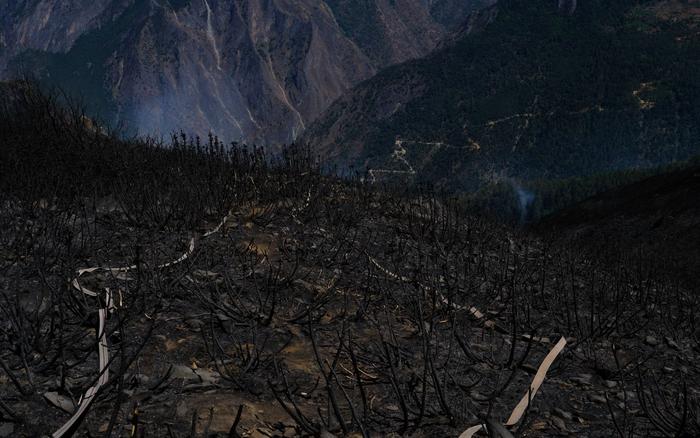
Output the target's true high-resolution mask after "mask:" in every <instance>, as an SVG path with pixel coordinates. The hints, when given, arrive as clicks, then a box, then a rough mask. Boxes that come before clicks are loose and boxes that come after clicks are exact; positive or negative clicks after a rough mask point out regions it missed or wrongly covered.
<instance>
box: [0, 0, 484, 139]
mask: <svg viewBox="0 0 700 438" xmlns="http://www.w3.org/2000/svg"><path fill="white" fill-rule="evenodd" d="M458 3H459V5H460V6H459V7H455V5H457V4H458ZM479 4H480V2H479V1H475V2H471V1H469V2H457V1H456V0H442V1H440V2H423V1H419V0H398V1H394V0H391V1H390V0H371V1H364V2H362V3H361V4H360V3H355V2H347V1H342V0H329V1H327V2H320V3H319V2H316V1H311V0H303V1H296V2H295V1H289V0H275V1H263V0H245V1H242V2H235V3H228V2H223V1H219V0H206V1H204V0H201V1H199V0H196V1H195V0H192V1H189V0H179V1H162V2H136V1H134V0H111V1H108V0H101V1H99V2H97V3H88V2H84V1H82V0H62V1H59V2H51V1H47V0H42V1H39V2H27V1H22V2H17V3H14V4H12V5H10V4H6V5H5V6H4V7H0V22H2V23H3V32H2V37H1V38H2V39H1V40H0V41H1V42H2V44H0V47H2V49H0V70H4V71H5V73H4V74H2V73H0V75H2V77H4V78H10V77H13V76H17V75H18V74H21V73H23V72H31V73H33V74H35V75H36V76H38V78H39V79H41V80H43V81H44V82H49V83H53V84H58V85H61V86H63V87H65V88H66V89H68V91H71V92H77V93H80V94H83V95H84V97H85V99H86V101H87V103H88V104H89V105H92V107H93V108H92V109H94V110H95V111H93V112H99V113H100V115H101V116H102V117H103V118H105V119H107V120H108V121H109V122H112V123H114V124H116V123H121V124H122V125H124V126H126V128H128V129H130V131H131V132H135V131H138V132H140V133H145V134H156V135H168V134H170V133H171V132H173V131H177V130H180V129H183V130H185V131H188V132H196V133H198V134H200V135H204V134H206V133H207V132H208V131H212V132H214V133H216V134H217V135H219V136H220V137H222V138H226V139H233V140H244V141H246V142H249V143H253V142H255V143H261V144H275V143H286V142H291V141H293V140H294V139H295V138H296V137H297V135H298V134H299V133H300V132H301V131H302V130H303V129H304V128H305V127H306V125H307V124H309V123H310V122H311V121H312V120H314V119H315V117H316V116H317V115H318V114H320V113H321V112H322V111H323V110H324V109H325V108H326V107H327V106H328V105H329V104H330V103H331V102H332V101H333V100H335V99H336V98H337V97H339V96H340V95H341V94H342V93H343V92H344V91H345V90H347V89H348V88H350V87H351V86H352V85H354V84H356V83H358V82H360V81H361V80H364V79H367V78H369V77H371V76H372V75H374V74H375V73H376V72H377V71H378V70H380V69H381V68H383V67H385V66H387V65H390V64H394V63H398V62H402V61H405V60H407V59H411V58H415V57H420V56H423V55H425V54H427V53H428V52H429V51H430V50H432V49H433V48H434V47H435V45H437V43H438V41H440V39H441V38H443V37H444V36H445V35H447V34H448V33H449V32H450V31H451V29H452V28H453V27H454V26H456V23H458V22H459V21H460V15H459V14H462V15H463V18H465V17H466V15H468V14H469V12H470V11H471V7H472V6H474V7H476V6H478V5H479ZM441 11H452V12H453V14H452V15H451V17H450V18H451V21H450V20H446V19H444V18H439V16H440V15H441V14H443V15H444V12H441ZM363 14H364V15H363ZM364 16H366V19H362V20H357V19H356V21H351V20H350V19H349V17H353V18H357V17H359V18H363V17H364ZM436 17H438V18H436ZM66 29H68V30H69V32H65V30H66ZM365 35H371V36H372V38H369V39H368V38H366V37H365ZM363 38H364V39H363ZM183 108H187V110H184V111H183V110H182V109H183Z"/></svg>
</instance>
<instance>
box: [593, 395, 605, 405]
mask: <svg viewBox="0 0 700 438" xmlns="http://www.w3.org/2000/svg"><path fill="white" fill-rule="evenodd" d="M589 398H590V399H591V401H592V402H595V403H607V401H606V400H605V397H603V396H602V395H600V394H591V395H590V396H589Z"/></svg>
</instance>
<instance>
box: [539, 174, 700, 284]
mask: <svg viewBox="0 0 700 438" xmlns="http://www.w3.org/2000/svg"><path fill="white" fill-rule="evenodd" d="M536 228H537V229H538V230H539V231H542V232H550V231H552V230H557V231H559V232H561V233H562V234H564V235H565V236H568V237H570V238H573V239H575V240H578V241H581V242H584V243H586V244H588V245H589V246H591V245H593V246H600V245H601V244H602V243H604V242H607V243H613V244H617V245H618V246H620V247H621V248H623V249H626V250H628V251H640V252H643V253H646V254H647V256H648V257H649V258H650V259H651V260H656V261H658V262H659V263H664V264H665V263H669V264H671V265H673V267H674V268H675V269H676V272H679V274H681V275H683V276H684V279H685V280H691V281H693V282H694V284H698V278H697V273H698V272H700V165H694V166H692V167H690V168H687V169H683V170H677V171H672V172H667V173H664V174H661V175H657V176H653V177H650V178H648V179H645V180H643V181H640V182H637V183H634V184H630V185H626V186H623V187H620V188H618V189H615V190H611V191H608V192H605V193H602V194H600V195H597V196H594V197H592V198H590V199H588V200H586V201H583V202H581V203H579V204H577V205H575V206H573V207H570V208H567V209H565V210H563V211H561V212H559V213H555V214H553V215H550V216H548V217H546V218H544V219H543V220H542V221H541V222H540V223H539V224H538V225H537V226H536Z"/></svg>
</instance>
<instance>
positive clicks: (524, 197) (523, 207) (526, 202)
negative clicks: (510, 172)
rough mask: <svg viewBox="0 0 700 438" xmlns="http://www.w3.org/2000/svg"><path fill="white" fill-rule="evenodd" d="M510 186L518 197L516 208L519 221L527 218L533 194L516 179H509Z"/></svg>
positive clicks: (533, 197) (521, 221) (533, 199)
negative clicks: (518, 213)
mask: <svg viewBox="0 0 700 438" xmlns="http://www.w3.org/2000/svg"><path fill="white" fill-rule="evenodd" d="M510 184H511V187H513V191H514V192H515V194H516V196H517V197H518V210H519V212H520V223H524V222H525V221H526V220H527V217H528V213H529V210H530V207H531V206H532V203H533V202H534V201H535V194H534V193H533V192H531V191H530V190H527V189H526V188H524V187H523V186H521V185H520V184H519V183H518V182H517V181H513V180H511V182H510Z"/></svg>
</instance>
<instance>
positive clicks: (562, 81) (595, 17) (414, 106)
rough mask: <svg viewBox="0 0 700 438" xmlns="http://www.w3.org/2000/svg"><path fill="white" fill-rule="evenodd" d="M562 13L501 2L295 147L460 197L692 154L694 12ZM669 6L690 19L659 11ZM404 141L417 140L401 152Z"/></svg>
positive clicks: (540, 4)
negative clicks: (489, 186) (511, 183)
mask: <svg viewBox="0 0 700 438" xmlns="http://www.w3.org/2000/svg"><path fill="white" fill-rule="evenodd" d="M559 6H560V5H558V4H557V3H556V2H548V1H533V2H524V1H519V0H515V1H513V0H511V1H502V2H499V3H498V4H497V6H496V8H497V12H493V11H492V12H490V13H491V14H493V15H492V16H491V17H490V19H489V20H487V21H486V24H487V25H484V26H482V27H483V30H482V31H480V32H478V34H477V35H474V34H473V33H465V34H462V35H459V36H458V37H457V38H456V39H455V40H454V41H452V42H451V44H448V45H446V46H445V47H442V48H441V49H440V50H438V51H436V52H434V53H432V54H430V55H428V56H427V57H425V58H422V59H418V60H411V61H408V62H406V63H403V64H401V65H397V66H392V67H390V68H387V69H385V70H383V71H382V72H381V73H379V74H378V75H376V76H375V77H373V78H371V79H369V80H367V81H365V82H363V83H361V84H359V85H358V86H356V87H355V88H353V90H351V91H349V92H348V93H346V94H345V95H344V96H343V97H341V98H340V99H338V100H337V101H336V102H335V103H334V104H333V105H332V106H331V107H329V109H328V110H326V112H325V113H324V115H323V116H321V117H320V118H319V120H317V121H316V122H315V123H314V125H313V126H311V127H310V128H309V129H308V130H307V131H306V133H305V135H304V138H303V140H305V141H307V142H309V143H310V144H312V145H313V146H315V147H317V148H318V149H320V150H321V151H322V153H323V154H324V155H325V156H326V157H328V158H329V161H331V162H339V163H340V166H341V167H350V166H352V167H353V168H355V169H358V170H363V169H364V170H367V171H374V172H376V171H387V173H388V172H393V171H396V172H398V174H399V175H402V176H401V177H402V178H404V179H405V177H406V175H408V176H409V177H410V178H409V179H411V180H416V179H417V180H421V181H425V182H433V183H435V182H437V183H438V184H441V185H443V186H445V187H450V188H452V189H455V188H456V189H459V190H465V189H466V190H472V189H475V188H478V187H480V186H482V185H483V184H485V183H490V182H494V181H498V180H501V179H504V178H515V179H530V178H562V177H570V176H580V175H587V174H591V173H595V172H602V171H614V170H619V169H625V168H630V167H649V166H656V165H659V164H663V163H667V162H671V161H676V160H684V159H687V158H689V157H690V156H692V155H695V154H697V153H698V147H697V145H698V139H699V138H700V130H699V129H698V124H697V120H698V119H699V118H700V114H699V113H698V110H697V108H699V107H700V90H699V89H698V86H697V81H694V80H693V79H692V78H693V77H694V75H695V71H696V70H697V68H700V59H699V56H698V53H700V38H698V33H697V31H696V27H695V26H696V25H695V24H694V21H693V20H692V18H694V17H697V15H694V13H693V11H694V10H695V9H694V8H693V6H692V4H690V3H689V4H683V3H680V2H666V1H650V2H644V3H642V4H637V3H636V2H626V1H623V2H610V1H603V0H599V1H593V2H587V3H577V4H576V7H575V8H572V3H568V4H564V5H563V6H562V7H563V9H562V8H561V7H559ZM671 7H673V8H676V7H678V8H680V10H681V11H685V12H686V15H689V16H690V17H691V19H682V20H681V19H676V18H674V17H679V16H682V15H681V14H680V13H678V12H676V13H674V15H672V16H671V17H664V16H663V14H661V13H660V12H659V10H668V9H669V8H671ZM485 11H488V10H485ZM489 23H490V24H489ZM407 142H410V143H412V144H413V145H414V146H410V147H408V148H404V149H403V150H401V149H400V148H397V144H398V143H402V144H406V143H407ZM436 145H437V146H436ZM398 156H400V157H402V159H397V157H398ZM405 162H408V163H410V167H411V168H412V170H411V169H408V167H406V165H405Z"/></svg>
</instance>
